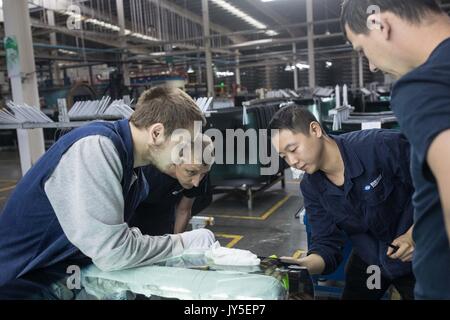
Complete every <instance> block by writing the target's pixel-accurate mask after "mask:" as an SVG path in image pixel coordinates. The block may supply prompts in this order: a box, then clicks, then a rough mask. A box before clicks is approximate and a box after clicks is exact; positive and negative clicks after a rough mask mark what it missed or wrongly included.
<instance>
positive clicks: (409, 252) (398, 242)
mask: <svg viewBox="0 0 450 320" xmlns="http://www.w3.org/2000/svg"><path fill="white" fill-rule="evenodd" d="M392 244H393V245H394V246H397V247H398V250H397V251H395V250H394V249H393V248H391V247H389V248H388V251H387V255H388V257H389V258H391V259H399V260H401V261H403V262H410V261H411V260H412V257H413V252H414V247H415V244H414V241H413V239H412V233H411V232H410V231H408V232H406V233H405V234H403V235H401V236H400V237H398V238H397V239H395V240H394V241H392ZM394 251H395V252H394Z"/></svg>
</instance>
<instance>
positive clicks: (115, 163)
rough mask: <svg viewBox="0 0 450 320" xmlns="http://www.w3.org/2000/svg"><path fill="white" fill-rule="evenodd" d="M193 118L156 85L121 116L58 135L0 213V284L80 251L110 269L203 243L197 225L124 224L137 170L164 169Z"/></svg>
mask: <svg viewBox="0 0 450 320" xmlns="http://www.w3.org/2000/svg"><path fill="white" fill-rule="evenodd" d="M196 121H200V122H201V123H203V122H204V117H203V115H202V113H201V111H200V110H199V108H198V107H197V105H196V104H195V102H194V101H193V100H192V99H191V98H190V97H189V96H188V95H187V94H186V93H184V92H182V91H181V90H179V89H171V88H162V87H161V88H155V89H152V90H148V91H146V92H144V93H143V94H142V96H141V97H140V99H139V101H138V103H137V106H136V111H135V112H134V114H133V115H132V116H131V118H130V120H121V121H117V122H112V123H108V122H95V123H93V124H90V125H87V126H84V127H81V128H78V129H75V130H73V131H71V132H69V133H67V134H66V135H64V136H63V137H61V138H60V139H59V140H58V141H57V142H56V143H55V144H54V145H53V146H52V147H51V148H50V149H49V150H48V151H47V152H46V153H45V154H44V155H43V156H42V157H41V158H40V159H39V160H38V162H36V163H35V164H34V166H33V167H32V168H31V169H30V170H29V171H28V172H27V173H26V175H25V176H24V177H23V178H22V179H21V181H20V182H19V183H18V184H17V186H16V188H15V190H14V192H13V193H12V194H11V196H10V198H9V200H8V202H7V203H6V205H5V207H4V210H3V213H2V214H1V215H0V270H1V272H0V285H2V284H5V283H6V282H8V281H10V280H12V279H14V278H17V277H20V276H21V275H23V274H25V273H27V272H29V271H31V270H34V269H38V268H43V267H47V266H50V265H53V264H55V263H58V262H60V261H63V260H66V259H70V260H73V259H77V258H86V257H89V258H90V259H91V260H92V262H93V263H94V264H95V265H96V266H97V267H99V268H100V269H101V270H104V271H112V270H120V269H126V268H133V267H138V266H143V265H147V264H151V263H153V262H155V261H158V260H160V259H163V258H166V257H169V256H171V255H176V254H179V253H181V252H182V250H183V249H186V248H203V247H209V246H210V245H211V244H212V243H213V242H214V235H213V234H212V232H210V231H209V230H206V229H200V230H194V231H190V232H185V233H181V234H177V235H165V236H159V237H151V236H148V235H143V234H142V233H141V232H140V231H139V229H137V228H129V226H128V224H127V222H128V221H129V219H130V218H131V215H132V214H133V212H134V210H135V209H136V207H137V206H138V204H139V203H140V202H141V201H142V200H143V199H145V197H146V196H147V194H148V192H151V189H152V181H148V182H147V181H146V179H145V177H144V174H143V172H142V167H143V166H147V165H153V166H154V167H156V168H157V169H158V170H160V171H162V172H168V171H170V168H171V167H172V166H173V165H174V159H173V158H174V157H173V153H174V152H173V151H174V150H178V149H177V148H178V146H179V144H180V142H183V143H184V144H190V143H192V136H193V131H194V122H196ZM176 129H184V131H183V130H182V131H183V132H184V134H181V133H180V134H178V135H176V133H175V131H176ZM186 132H188V133H190V134H188V135H186ZM189 136H191V137H189ZM186 139H187V140H186ZM196 179H197V177H196Z"/></svg>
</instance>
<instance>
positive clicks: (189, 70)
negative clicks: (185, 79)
mask: <svg viewBox="0 0 450 320" xmlns="http://www.w3.org/2000/svg"><path fill="white" fill-rule="evenodd" d="M194 72H195V71H194V69H192V67H191V66H189V69H188V71H187V73H194Z"/></svg>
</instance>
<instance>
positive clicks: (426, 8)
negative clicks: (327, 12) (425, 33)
mask: <svg viewBox="0 0 450 320" xmlns="http://www.w3.org/2000/svg"><path fill="white" fill-rule="evenodd" d="M370 6H378V7H379V8H380V11H381V12H386V11H389V12H391V13H393V14H395V15H396V16H398V17H400V18H402V19H404V20H406V21H408V22H410V23H413V24H419V23H420V22H422V21H423V19H424V18H425V17H426V16H427V15H428V14H429V13H443V11H442V9H441V8H440V7H439V4H438V3H437V2H436V1H435V0H344V1H343V3H342V11H341V27H342V31H343V32H344V35H345V36H346V37H347V34H346V31H345V26H346V25H347V26H348V27H349V28H350V30H351V31H352V32H353V33H355V34H368V33H369V31H370V30H369V28H368V27H367V18H368V17H369V15H370V14H371V13H367V10H368V9H369V7H370Z"/></svg>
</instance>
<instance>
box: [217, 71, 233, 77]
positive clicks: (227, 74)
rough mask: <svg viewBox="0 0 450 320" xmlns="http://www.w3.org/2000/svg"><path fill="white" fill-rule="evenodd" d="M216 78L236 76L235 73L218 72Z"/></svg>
mask: <svg viewBox="0 0 450 320" xmlns="http://www.w3.org/2000/svg"><path fill="white" fill-rule="evenodd" d="M216 76H217V78H225V77H232V76H234V72H231V71H228V70H227V71H225V72H220V71H218V72H216Z"/></svg>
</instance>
